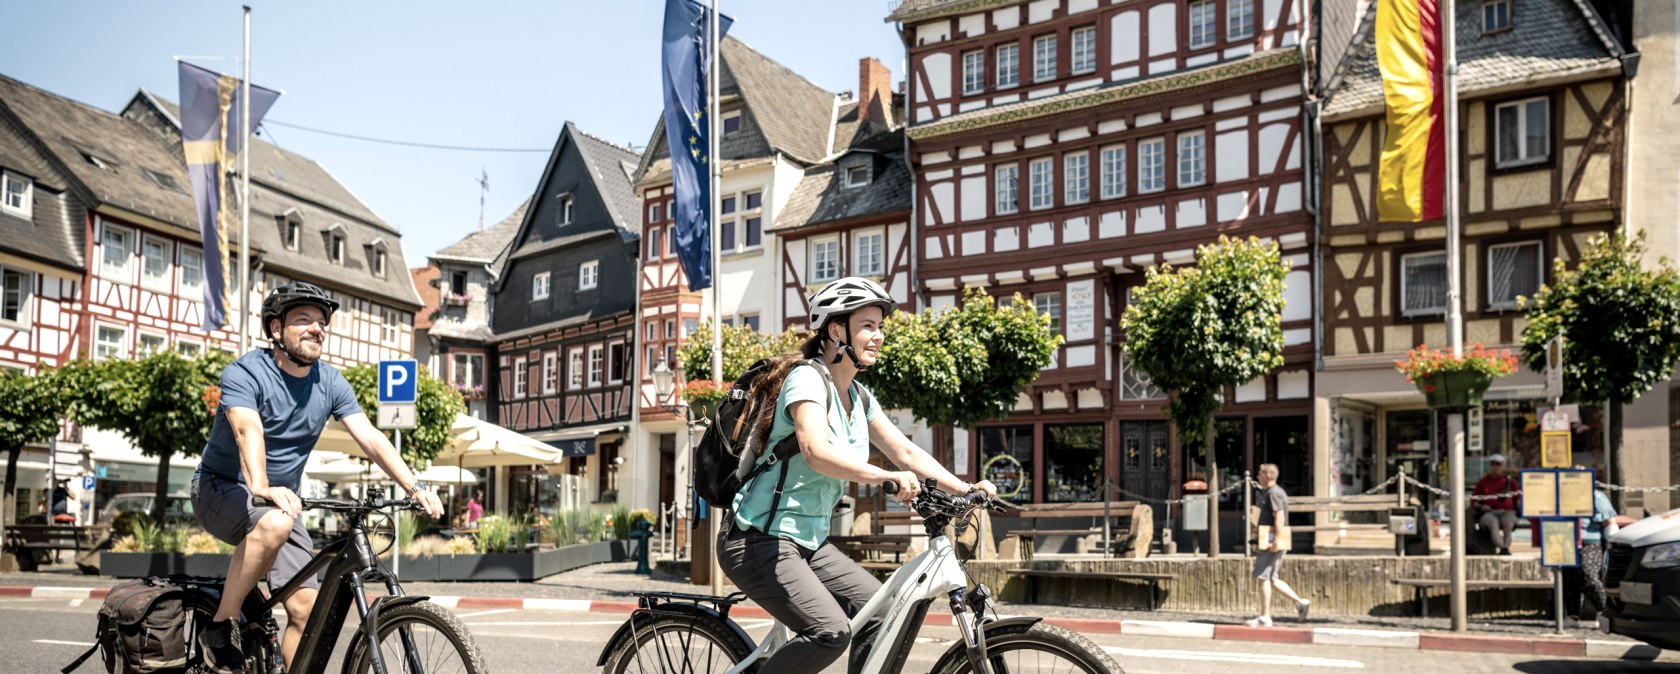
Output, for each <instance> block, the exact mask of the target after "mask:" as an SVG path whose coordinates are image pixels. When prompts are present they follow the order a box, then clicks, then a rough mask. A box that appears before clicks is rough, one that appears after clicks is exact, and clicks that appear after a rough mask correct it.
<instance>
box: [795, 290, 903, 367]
mask: <svg viewBox="0 0 1680 674" xmlns="http://www.w3.org/2000/svg"><path fill="white" fill-rule="evenodd" d="M808 304H809V305H810V307H811V331H812V332H815V333H817V335H818V336H820V337H822V338H824V339H827V334H826V333H824V332H823V328H824V327H825V326H827V325H828V321H829V319H831V318H835V317H838V316H847V315H850V314H851V313H852V312H854V311H857V310H859V309H862V308H864V307H880V308H881V318H883V319H885V318H886V317H887V316H889V315H891V314H892V312H894V311H897V310H898V303H897V302H894V301H893V298H892V296H890V295H888V294H887V289H886V288H882V287H881V284H879V283H876V282H874V281H871V280H869V279H866V278H862V277H858V276H848V277H846V278H843V279H840V280H838V281H835V282H833V283H830V284H828V285H826V286H823V287H822V289H821V290H818V291H817V292H816V293H815V294H813V295H811V297H810V300H809V302H808ZM847 333H848V336H847V339H850V330H849V329H848V330H847ZM839 347H840V351H839V353H836V354H834V362H836V363H838V362H840V359H841V358H842V357H849V358H851V359H852V365H855V366H857V368H858V371H860V372H861V371H863V370H867V369H869V368H867V367H865V366H864V365H863V363H861V362H859V361H858V357H857V352H856V351H855V350H853V349H852V345H851V344H849V343H848V342H847V341H846V340H842V341H840V342H839Z"/></svg>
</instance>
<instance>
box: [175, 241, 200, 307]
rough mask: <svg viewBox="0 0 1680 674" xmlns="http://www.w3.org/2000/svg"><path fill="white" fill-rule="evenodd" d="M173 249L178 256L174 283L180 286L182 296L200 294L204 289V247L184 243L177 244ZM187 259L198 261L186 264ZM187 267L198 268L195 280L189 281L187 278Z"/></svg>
mask: <svg viewBox="0 0 1680 674" xmlns="http://www.w3.org/2000/svg"><path fill="white" fill-rule="evenodd" d="M175 249H176V255H179V256H180V257H179V258H178V261H177V262H176V264H175V278H176V283H177V284H178V285H179V286H180V288H181V293H180V294H181V295H182V296H183V297H191V296H196V295H198V294H201V293H202V292H203V291H204V249H203V248H199V247H198V246H189V245H186V244H181V245H178V246H176V247H175ZM189 259H197V260H198V262H197V263H196V264H187V260H189ZM188 269H197V270H198V280H197V281H189V280H188V279H187V270H188Z"/></svg>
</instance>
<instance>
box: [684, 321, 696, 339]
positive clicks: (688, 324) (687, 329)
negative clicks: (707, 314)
mask: <svg viewBox="0 0 1680 674" xmlns="http://www.w3.org/2000/svg"><path fill="white" fill-rule="evenodd" d="M699 329H700V319H698V318H684V319H682V336H683V339H688V336H689V335H692V334H694V331H695V330H699Z"/></svg>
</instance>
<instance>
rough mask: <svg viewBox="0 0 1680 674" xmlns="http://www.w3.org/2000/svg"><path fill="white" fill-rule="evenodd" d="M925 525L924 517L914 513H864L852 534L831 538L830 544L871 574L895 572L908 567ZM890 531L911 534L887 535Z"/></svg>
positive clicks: (910, 511) (899, 511)
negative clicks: (895, 530) (897, 530)
mask: <svg viewBox="0 0 1680 674" xmlns="http://www.w3.org/2000/svg"><path fill="white" fill-rule="evenodd" d="M921 525H922V516H921V515H920V514H918V513H916V512H915V511H913V510H883V511H881V512H877V513H861V514H859V515H858V516H857V518H856V519H855V520H854V521H853V524H852V532H851V533H850V534H847V535H844V536H829V537H828V542H830V543H833V544H834V547H836V548H839V549H840V551H841V552H844V553H846V555H847V556H848V557H851V558H852V559H853V560H855V561H857V563H858V566H861V567H863V568H864V569H865V570H867V571H880V572H887V571H893V570H895V569H897V568H898V567H899V566H902V565H903V564H904V558H905V557H906V556H907V555H908V554H909V553H910V552H911V550H912V548H913V547H914V543H915V539H916V537H918V536H921V535H923V533H924V532H922V531H921V529H920V527H921ZM888 527H893V528H899V527H909V528H910V531H900V532H894V533H886V530H887V528H888Z"/></svg>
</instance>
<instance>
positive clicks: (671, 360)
mask: <svg viewBox="0 0 1680 674" xmlns="http://www.w3.org/2000/svg"><path fill="white" fill-rule="evenodd" d="M665 366H666V367H671V368H675V367H679V364H678V363H677V345H675V344H666V345H665Z"/></svg>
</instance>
